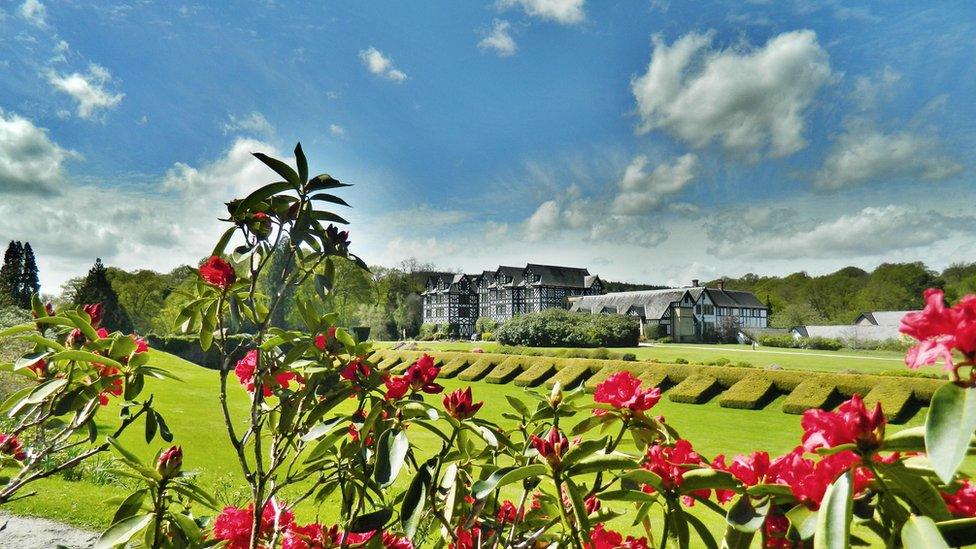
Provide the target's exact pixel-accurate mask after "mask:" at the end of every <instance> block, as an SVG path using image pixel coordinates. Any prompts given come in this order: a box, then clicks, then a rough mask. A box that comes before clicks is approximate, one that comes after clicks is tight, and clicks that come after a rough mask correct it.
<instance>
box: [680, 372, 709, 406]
mask: <svg viewBox="0 0 976 549" xmlns="http://www.w3.org/2000/svg"><path fill="white" fill-rule="evenodd" d="M721 390H722V384H721V383H719V382H718V380H717V379H715V378H714V377H712V376H709V375H705V374H695V375H692V376H688V377H686V378H685V379H684V381H682V382H681V383H679V384H677V385H675V386H674V388H673V389H671V390H670V391H669V392H668V398H669V399H671V401H672V402H683V403H685V404H704V403H705V402H708V401H709V400H711V398H712V397H714V396H715V395H717V394H718V393H719V391H721Z"/></svg>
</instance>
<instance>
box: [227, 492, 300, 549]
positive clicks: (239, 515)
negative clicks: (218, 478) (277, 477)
mask: <svg viewBox="0 0 976 549" xmlns="http://www.w3.org/2000/svg"><path fill="white" fill-rule="evenodd" d="M253 509H254V505H253V504H252V505H248V506H247V507H246V508H244V509H241V508H238V507H231V506H228V507H224V510H223V511H221V513H220V514H219V515H217V518H216V519H214V525H213V532H214V538H216V539H218V540H221V541H226V542H227V545H225V547H226V548H227V549H248V548H249V547H250V546H251V512H252V511H253ZM294 520H295V515H294V513H292V512H291V511H289V510H288V509H286V508H284V507H278V506H276V505H275V504H274V503H272V502H270V501H269V502H268V503H266V504H265V505H264V509H263V510H262V511H261V526H260V530H259V532H258V533H259V536H260V538H261V539H262V540H267V539H269V538H270V537H271V535H272V534H273V533H274V532H281V531H284V530H286V529H288V528H289V527H290V526H291V525H292V523H293V522H294Z"/></svg>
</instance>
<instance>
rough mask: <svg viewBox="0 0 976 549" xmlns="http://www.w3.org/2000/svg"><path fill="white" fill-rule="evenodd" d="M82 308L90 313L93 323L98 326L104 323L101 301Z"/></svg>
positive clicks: (93, 325) (95, 326)
mask: <svg viewBox="0 0 976 549" xmlns="http://www.w3.org/2000/svg"><path fill="white" fill-rule="evenodd" d="M82 310H83V311H85V312H86V313H88V317H89V318H91V325H92V327H94V328H97V327H98V325H99V324H101V323H102V313H103V310H102V304H101V303H90V304H88V305H84V306H82Z"/></svg>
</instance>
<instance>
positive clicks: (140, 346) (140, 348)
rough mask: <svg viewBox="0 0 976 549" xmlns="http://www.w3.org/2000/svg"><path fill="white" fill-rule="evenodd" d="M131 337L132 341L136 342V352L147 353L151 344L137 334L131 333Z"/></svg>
mask: <svg viewBox="0 0 976 549" xmlns="http://www.w3.org/2000/svg"><path fill="white" fill-rule="evenodd" d="M129 337H131V338H132V341H134V342H135V343H136V354H139V353H145V352H146V351H148V350H149V344H148V343H146V340H145V339H142V338H141V337H139V336H137V335H136V334H131V335H130V336H129Z"/></svg>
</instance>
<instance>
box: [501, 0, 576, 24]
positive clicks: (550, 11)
mask: <svg viewBox="0 0 976 549" xmlns="http://www.w3.org/2000/svg"><path fill="white" fill-rule="evenodd" d="M584 4H586V0H499V2H498V5H499V7H501V8H503V9H504V8H512V7H519V8H522V10H523V11H524V12H525V13H526V14H527V15H530V16H532V17H538V18H539V19H545V20H548V21H555V22H557V23H561V24H563V25H575V24H577V23H582V22H583V21H585V20H586V12H585V11H584V10H583V7H584Z"/></svg>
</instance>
